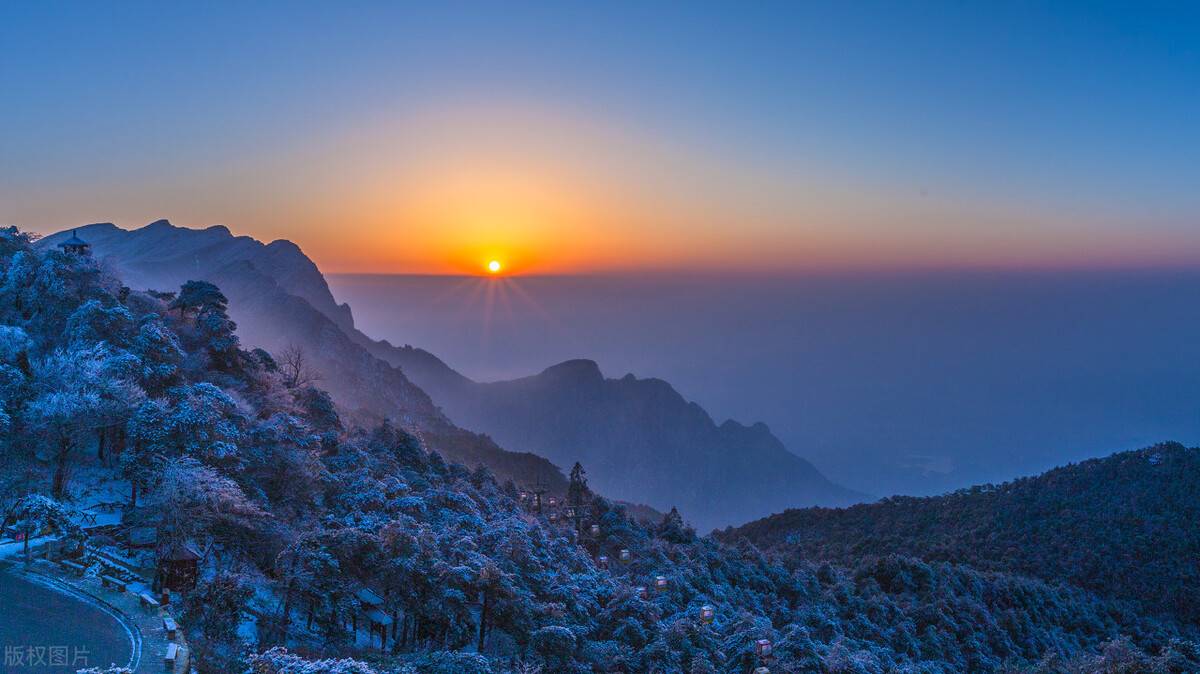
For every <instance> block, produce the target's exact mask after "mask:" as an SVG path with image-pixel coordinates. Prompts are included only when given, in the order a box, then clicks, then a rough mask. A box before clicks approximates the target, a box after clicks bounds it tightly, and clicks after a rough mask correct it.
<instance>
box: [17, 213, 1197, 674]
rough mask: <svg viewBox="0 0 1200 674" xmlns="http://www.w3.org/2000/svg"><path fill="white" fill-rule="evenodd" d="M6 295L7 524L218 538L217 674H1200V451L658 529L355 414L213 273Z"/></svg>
mask: <svg viewBox="0 0 1200 674" xmlns="http://www.w3.org/2000/svg"><path fill="white" fill-rule="evenodd" d="M0 283H2V285H0V427H2V428H3V430H4V433H3V446H2V449H0V480H2V482H0V514H2V516H3V518H4V522H3V524H4V525H5V526H15V527H18V528H22V529H26V530H39V531H40V530H50V531H55V532H58V533H59V534H61V535H62V536H63V537H64V539H66V540H69V541H73V542H74V543H75V544H76V545H77V548H76V549H77V550H78V551H79V552H80V553H84V554H86V552H87V551H89V550H95V549H103V548H104V547H105V546H113V547H120V546H121V541H120V540H119V537H120V536H122V535H126V534H127V533H128V532H129V531H131V530H132V529H134V528H139V527H140V528H146V527H149V528H152V529H153V530H154V531H155V532H156V547H155V549H154V550H153V551H152V552H150V553H148V554H151V555H162V554H163V553H164V551H167V550H170V549H173V548H175V547H177V546H180V545H186V546H189V547H190V548H192V549H195V550H196V551H197V552H198V553H199V556H200V561H199V578H198V580H197V582H196V583H195V585H194V587H192V588H191V589H190V590H189V591H187V592H186V593H185V594H184V596H182V597H181V598H180V601H181V605H182V610H181V611H180V613H179V620H180V625H181V627H182V629H183V630H185V631H186V634H187V636H188V639H189V642H190V643H191V644H193V646H194V658H193V664H194V665H195V666H196V668H197V669H198V670H199V671H201V672H205V673H209V672H248V673H251V672H252V673H256V674H266V673H279V674H282V673H289V674H293V673H295V674H298V673H301V672H305V673H318V672H331V673H332V672H347V673H349V672H357V673H360V674H363V673H370V672H379V673H384V672H447V673H448V672H480V673H482V672H496V673H500V672H526V673H529V672H578V673H583V672H687V673H689V674H701V673H709V672H728V673H741V672H755V671H758V672H762V671H769V672H807V671H820V672H864V673H866V672H892V671H897V672H961V671H1039V672H1071V671H1078V672H1085V671H1098V670H1100V671H1162V672H1186V671H1196V670H1197V669H1200V649H1198V648H1197V646H1196V639H1197V631H1196V627H1195V625H1196V616H1195V614H1194V613H1192V612H1191V611H1193V610H1194V609H1195V606H1196V602H1195V601H1194V600H1193V596H1192V595H1189V594H1187V592H1188V591H1192V592H1194V587H1195V584H1194V582H1192V583H1191V588H1193V589H1192V590H1188V589H1187V583H1188V582H1191V581H1194V573H1195V569H1194V566H1192V567H1190V569H1191V570H1190V571H1189V572H1180V574H1181V575H1175V576H1172V575H1171V572H1170V566H1171V563H1172V561H1173V560H1179V559H1187V560H1188V562H1187V563H1188V564H1194V560H1195V559H1196V555H1195V554H1191V556H1190V557H1186V558H1185V557H1175V555H1177V554H1179V555H1182V554H1189V553H1194V551H1195V545H1196V540H1195V528H1194V527H1190V528H1188V527H1182V526H1181V525H1182V523H1181V522H1178V521H1175V520H1173V519H1172V515H1171V513H1177V514H1178V513H1183V514H1186V513H1188V512H1190V511H1188V510H1187V509H1186V507H1194V504H1195V494H1196V490H1195V489H1194V488H1192V487H1194V484H1193V483H1191V482H1186V480H1189V479H1192V478H1190V477H1187V476H1188V475H1190V476H1194V475H1195V473H1194V472H1190V473H1188V472H1187V471H1186V470H1184V468H1185V467H1186V466H1183V465H1177V464H1182V463H1188V464H1189V465H1192V464H1193V463H1194V461H1195V458H1194V456H1195V453H1194V452H1193V451H1192V450H1184V449H1182V448H1178V447H1173V446H1164V447H1160V448H1156V449H1155V450H1153V451H1151V452H1147V453H1140V454H1135V455H1130V456H1128V457H1123V458H1120V459H1118V460H1116V461H1114V462H1113V464H1112V465H1111V466H1110V465H1109V464H1108V463H1105V462H1098V463H1089V464H1083V465H1084V466H1086V468H1085V469H1080V467H1072V468H1071V469H1064V471H1066V472H1052V473H1049V474H1047V476H1043V477H1042V478H1036V479H1034V480H1033V481H1019V482H1017V483H1013V484H1011V485H1005V486H1001V487H987V488H979V489H976V490H968V491H967V492H963V493H957V494H953V495H949V496H947V497H943V498H944V500H941V501H938V500H908V499H892V500H889V501H885V502H884V503H881V504H879V505H876V506H868V507H865V508H864V507H859V508H852V509H849V510H839V511H826V510H820V509H817V510H810V511H799V512H789V513H785V514H784V515H781V516H779V517H781V518H785V519H782V520H775V521H774V523H771V522H772V520H768V521H766V523H759V524H756V525H753V526H752V527H748V528H747V529H745V530H742V531H738V532H734V531H727V532H725V533H724V534H722V535H721V536H719V537H700V536H698V535H697V534H696V532H695V531H694V530H692V529H691V528H690V527H689V526H687V524H686V523H685V516H686V513H683V514H681V513H680V512H678V511H676V510H672V511H671V512H669V513H668V514H667V515H666V516H665V517H663V518H662V520H661V522H658V523H655V524H642V523H639V522H637V521H636V520H635V519H633V518H632V517H631V516H630V514H629V512H628V511H627V510H626V508H625V507H624V506H622V505H619V504H616V503H614V502H612V501H610V500H609V499H606V498H604V496H603V495H602V494H596V493H593V492H592V491H591V490H590V489H589V488H588V486H587V476H586V470H585V468H586V467H584V466H578V465H576V466H575V467H574V470H572V471H571V479H570V482H569V485H568V487H567V488H566V489H565V490H563V491H562V492H559V493H553V492H551V493H546V494H534V493H533V491H531V490H532V489H533V486H532V485H527V484H520V485H519V484H514V483H512V482H511V481H504V482H500V481H497V480H496V479H495V478H494V477H493V476H492V474H491V473H490V472H489V471H488V470H487V469H486V468H484V467H481V466H463V465H460V464H456V463H453V462H449V461H447V460H445V459H444V458H443V455H442V453H441V452H439V449H438V447H437V446H436V443H435V442H434V441H431V440H430V439H428V438H425V437H423V436H422V434H421V433H420V431H419V429H415V428H410V427H406V426H405V425H404V423H403V415H402V414H401V411H400V410H397V416H396V418H395V419H391V420H387V421H384V422H382V423H378V424H373V425H370V426H368V427H362V426H360V425H356V424H353V423H351V422H350V421H349V419H350V415H348V414H346V413H345V411H344V410H340V409H339V408H338V406H337V405H335V404H334V402H333V401H332V399H331V398H330V396H329V395H328V394H327V393H325V392H324V391H322V390H321V389H320V388H319V383H320V381H319V379H316V378H314V377H313V376H311V373H307V372H305V371H304V370H303V360H302V359H299V360H298V359H296V358H295V357H294V354H292V356H293V357H285V354H270V353H267V352H266V351H263V350H259V349H245V348H243V346H242V344H241V342H240V341H239V338H238V335H237V331H236V327H237V326H236V325H235V324H234V322H233V321H232V320H231V319H230V318H229V313H228V309H229V307H228V300H227V299H226V297H225V295H223V294H222V292H221V290H220V289H219V288H217V287H216V286H214V285H213V284H211V283H207V282H203V281H188V282H187V283H185V284H183V286H182V287H180V288H178V289H161V290H160V291H145V292H143V291H135V290H131V289H130V288H128V287H126V286H124V285H122V283H121V280H120V279H119V278H117V277H116V275H115V274H114V273H113V272H111V271H110V270H107V269H106V268H105V267H104V265H102V264H101V263H99V262H98V261H97V260H95V259H93V258H92V257H90V256H86V255H73V254H70V253H67V252H63V251H60V250H53V249H49V250H47V249H42V248H38V247H36V246H35V245H34V242H33V241H32V240H31V239H30V237H29V236H27V235H25V234H23V233H22V232H20V231H17V230H16V229H13V228H10V229H8V230H5V231H4V232H3V233H0ZM1156 457H1157V458H1156ZM1125 461H1132V462H1135V463H1137V462H1140V463H1137V465H1138V466H1143V464H1144V465H1145V466H1149V468H1145V471H1150V472H1152V473H1154V472H1155V471H1158V472H1157V473H1155V474H1157V475H1159V476H1160V480H1159V481H1158V482H1156V483H1155V485H1156V486H1155V487H1154V489H1150V488H1149V487H1148V485H1147V484H1145V483H1137V484H1135V481H1136V480H1137V479H1138V476H1139V475H1141V474H1142V473H1141V472H1137V473H1134V474H1132V475H1131V473H1130V472H1129V470H1128V466H1125V465H1124V462H1125ZM1160 468H1161V470H1160ZM1168 468H1170V470H1168ZM1145 471H1142V472H1145ZM1180 476H1183V477H1180ZM1127 483H1128V485H1127V489H1128V490H1127V491H1123V489H1124V487H1122V485H1126V484H1127ZM1189 485H1191V486H1189ZM105 490H108V491H111V492H112V493H115V494H120V495H121V499H122V501H123V511H122V516H121V520H122V526H121V527H119V528H118V530H117V531H116V532H115V533H114V535H113V536H112V537H109V538H107V539H106V540H105V539H90V538H87V537H86V536H85V534H83V533H82V532H81V530H80V529H79V528H78V527H77V526H76V525H75V521H76V520H75V519H74V518H73V516H72V514H73V512H74V510H75V508H76V505H77V503H78V502H79V499H80V498H81V496H82V495H83V494H84V493H92V492H96V491H105ZM1020 490H1034V491H1032V492H1028V493H1026V492H1021V491H1020ZM1014 492H1017V493H1016V494H1015V495H1014ZM1151 492H1152V493H1151ZM551 499H554V503H553V504H551V502H550V500H551ZM1006 503H1007V504H1009V505H1008V507H1001V506H1002V505H1003V504H1006ZM946 504H954V505H946ZM1018 504H1025V505H1023V506H1020V507H1018ZM1170 504H1174V505H1171V507H1170V508H1167V505H1170ZM1180 504H1184V506H1185V507H1184V508H1180V507H1179V506H1180ZM1187 504H1191V506H1187ZM931 506H932V507H931ZM1106 525H1107V526H1108V529H1107V530H1106V529H1105V526H1106ZM955 529H958V530H961V531H952V530H955ZM889 531H892V532H895V533H894V536H893V537H892V538H889V535H888V534H887V532H889ZM1055 531H1060V533H1054V532H1055ZM1134 532H1137V535H1136V536H1134V535H1132V534H1133V533H1134ZM1180 532H1191V533H1189V534H1180ZM1052 534H1053V535H1052ZM1173 535H1174V536H1178V537H1179V540H1170V539H1171V537H1172V536H1173ZM1187 536H1191V538H1187ZM902 539H903V540H902ZM918 540H919V541H921V543H920V544H917V542H916V541H918ZM1052 546H1070V548H1071V550H1067V551H1064V550H1055V549H1052ZM82 558H83V559H86V557H82ZM1064 560H1066V561H1064ZM1187 573H1191V574H1193V575H1187ZM1125 580H1130V581H1131V582H1132V583H1133V585H1132V586H1131V587H1129V588H1127V589H1119V587H1118V586H1120V585H1121V583H1122V582H1123V581H1125ZM1164 582H1165V583H1174V585H1163V586H1158V585H1156V584H1158V583H1164ZM1153 587H1160V589H1168V588H1169V589H1171V590H1172V592H1170V593H1167V592H1150V588H1153Z"/></svg>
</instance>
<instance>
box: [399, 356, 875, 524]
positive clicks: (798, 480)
mask: <svg viewBox="0 0 1200 674" xmlns="http://www.w3.org/2000/svg"><path fill="white" fill-rule="evenodd" d="M376 353H377V355H379V356H380V357H381V358H384V359H385V360H388V361H389V362H391V363H394V364H397V365H400V366H401V367H402V368H403V369H404V371H405V372H407V373H408V374H409V376H410V377H412V379H413V381H415V382H417V384H419V385H420V386H421V387H422V388H423V389H425V390H426V391H428V392H429V394H430V395H431V396H433V398H434V400H436V401H438V403H439V404H440V405H441V406H442V407H443V409H445V410H446V413H447V414H448V415H449V416H450V418H452V419H454V420H455V421H456V422H458V423H460V424H462V425H463V426H465V427H467V428H474V429H480V430H486V431H487V433H489V434H490V435H491V436H492V437H494V438H496V440H497V441H498V442H499V443H500V444H501V445H503V446H505V447H511V448H519V449H521V450H523V451H530V452H534V453H536V454H539V455H541V456H545V457H547V458H549V459H550V460H551V461H554V462H555V463H557V464H559V465H570V464H571V463H573V462H575V461H580V462H582V463H583V465H584V466H586V467H587V469H588V471H589V475H590V476H591V478H592V482H593V484H594V485H595V486H596V487H597V488H598V489H599V490H600V491H601V493H604V494H608V495H611V496H613V497H615V498H620V499H626V500H638V501H642V502H646V503H649V504H650V505H652V506H654V507H657V508H669V507H671V506H673V505H675V506H678V507H679V509H680V510H681V511H682V512H683V513H685V514H686V516H687V517H688V519H689V520H690V521H691V522H692V523H693V524H695V525H696V526H698V527H699V528H701V529H702V530H709V529H711V528H713V527H717V526H723V525H726V524H730V523H737V522H744V521H747V520H750V519H753V518H755V517H761V516H762V515H763V514H765V513H771V512H778V511H779V510H782V509H784V508H788V507H796V506H802V505H816V504H823V505H848V504H850V503H856V502H859V501H862V500H866V498H867V497H865V496H864V495H862V494H858V493H855V492H852V491H850V490H848V489H845V488H843V487H840V486H838V485H836V484H834V483H832V482H830V481H829V480H827V479H826V478H825V477H824V476H823V475H821V473H820V472H819V471H817V469H816V468H815V467H813V465H812V464H810V463H809V462H807V461H805V460H804V459H802V458H800V457H799V456H796V455H795V454H792V453H791V452H789V451H788V450H787V449H786V448H785V447H784V446H783V444H782V443H781V442H780V441H779V440H778V439H777V438H776V437H775V436H774V435H772V434H771V431H770V430H769V429H768V428H767V427H766V426H765V425H763V424H754V425H752V426H744V425H742V424H739V423H737V422H735V421H726V422H724V423H722V424H720V425H718V424H716V423H715V422H714V421H713V419H712V417H710V416H709V415H708V413H707V412H705V411H704V409H703V408H702V407H700V406H699V405H697V404H696V403H693V402H688V401H687V400H685V399H684V397H683V396H681V395H680V394H679V393H678V392H677V391H676V390H675V389H674V388H672V387H671V385H670V384H668V383H667V382H665V381H662V380H661V379H638V378H637V377H635V376H633V375H632V374H627V375H625V376H624V377H621V378H620V379H608V378H605V377H604V375H603V374H602V373H601V371H600V367H599V366H598V365H597V364H596V363H595V362H593V361H590V360H572V361H567V362H565V363H560V364H558V365H555V366H553V367H550V368H547V369H546V370H544V371H543V372H541V373H539V374H536V375H533V376H530V377H524V378H521V379H515V380H512V381H499V382H491V383H480V382H474V381H471V380H470V379H468V378H466V377H464V376H462V375H461V374H459V373H457V372H455V371H453V370H451V369H450V368H449V367H448V366H446V365H445V364H444V363H442V362H441V361H439V360H437V359H436V358H434V357H432V356H431V355H430V354H428V353H426V352H423V351H421V350H420V349H414V348H404V349H394V350H393V351H391V352H390V353H384V352H380V351H376Z"/></svg>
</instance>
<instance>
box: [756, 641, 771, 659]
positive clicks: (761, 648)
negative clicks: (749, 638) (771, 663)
mask: <svg viewBox="0 0 1200 674" xmlns="http://www.w3.org/2000/svg"><path fill="white" fill-rule="evenodd" d="M754 652H755V653H756V654H757V655H758V657H760V658H765V657H767V656H769V655H771V640H770V639H759V640H758V641H755V642H754Z"/></svg>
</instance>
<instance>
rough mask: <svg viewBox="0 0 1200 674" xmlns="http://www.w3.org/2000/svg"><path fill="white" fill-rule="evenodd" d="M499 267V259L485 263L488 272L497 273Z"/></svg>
mask: <svg viewBox="0 0 1200 674" xmlns="http://www.w3.org/2000/svg"><path fill="white" fill-rule="evenodd" d="M500 269H501V265H500V260H492V261H491V262H489V263H487V270H488V273H490V274H499V273H500Z"/></svg>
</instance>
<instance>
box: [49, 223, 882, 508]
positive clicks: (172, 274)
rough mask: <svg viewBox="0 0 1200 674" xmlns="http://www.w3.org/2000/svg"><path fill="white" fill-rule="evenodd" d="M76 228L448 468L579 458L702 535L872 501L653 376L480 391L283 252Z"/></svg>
mask: <svg viewBox="0 0 1200 674" xmlns="http://www.w3.org/2000/svg"><path fill="white" fill-rule="evenodd" d="M76 231H77V233H78V234H79V235H80V236H81V237H83V238H84V239H86V240H87V241H88V242H89V243H90V244H91V245H92V246H93V249H94V251H95V255H96V257H97V258H99V259H101V260H103V261H105V262H106V263H109V264H112V265H113V266H114V267H115V268H116V269H117V270H119V271H120V273H121V274H122V275H123V278H124V279H125V282H126V283H127V284H129V285H131V286H133V287H135V288H142V289H146V288H152V289H163V288H174V287H178V286H179V285H180V284H182V283H183V282H184V281H186V280H189V279H196V280H208V281H211V282H213V283H215V284H217V285H218V286H220V287H221V289H222V291H223V292H224V293H225V294H226V295H227V296H228V297H229V298H230V310H229V311H230V315H231V316H232V317H233V318H234V320H236V321H237V322H238V324H239V326H240V327H239V335H240V336H241V338H242V339H243V341H244V342H245V343H247V344H249V345H252V346H261V347H263V348H265V349H267V350H268V351H271V352H272V353H275V354H277V355H281V354H283V353H284V352H285V351H286V352H289V353H294V352H295V351H294V349H295V348H299V349H301V350H302V355H303V356H304V358H305V359H306V362H307V364H308V366H309V367H310V368H311V370H312V371H313V372H316V373H320V374H321V375H322V379H321V380H320V385H321V387H322V388H324V389H325V390H327V391H329V393H330V394H331V395H332V396H333V398H334V400H336V401H337V402H338V403H339V404H341V405H343V406H344V407H345V408H347V411H348V413H350V414H352V415H353V416H354V417H355V418H356V420H358V421H362V422H374V421H378V420H380V419H382V418H384V417H386V416H396V415H397V410H400V411H401V412H400V413H402V414H404V415H405V416H406V417H407V419H408V420H409V421H410V422H411V424H412V425H413V426H414V427H415V428H418V429H420V432H421V437H422V439H424V440H426V441H427V442H429V444H430V445H431V446H434V447H437V448H438V449H439V450H441V451H443V452H444V453H445V454H446V456H447V457H449V458H453V459H454V460H456V461H460V462H462V463H465V464H467V465H471V466H475V465H480V464H482V465H486V466H488V467H489V468H491V469H492V470H493V471H494V472H496V474H497V475H498V476H501V477H511V478H513V479H516V480H521V481H526V482H531V481H534V480H536V479H542V480H544V481H546V482H547V483H549V484H551V485H552V486H553V487H554V488H555V489H557V490H559V491H561V489H562V488H563V486H564V483H563V481H562V476H561V475H560V474H559V471H558V470H557V469H556V468H555V467H554V465H551V463H550V462H553V463H554V464H556V465H558V466H562V467H566V466H570V465H572V464H573V463H575V462H576V461H582V462H584V463H585V464H587V465H588V466H590V467H591V472H592V475H593V480H594V481H595V483H596V484H597V486H598V487H600V489H601V491H603V492H604V493H605V494H607V495H609V496H612V497H615V498H619V499H622V500H626V501H630V502H638V503H647V504H649V505H651V506H653V507H655V508H658V509H660V510H664V511H665V510H667V509H670V508H671V507H673V506H678V507H679V508H680V510H681V512H683V514H684V516H685V517H687V518H688V520H689V521H690V522H693V523H694V524H696V525H697V526H699V527H700V528H701V529H702V530H705V531H707V530H711V529H712V528H713V527H717V526H723V525H725V524H730V523H741V522H745V521H748V520H751V519H753V518H756V517H761V516H763V515H766V514H768V513H772V512H778V511H779V510H782V509H784V508H789V507H796V506H804V505H818V504H819V505H846V504H850V503H855V502H857V501H860V500H864V499H868V498H869V497H867V496H865V495H864V494H859V493H856V492H854V491H851V490H849V489H846V488H844V487H841V486H840V485H837V484H834V483H832V482H830V481H829V480H828V479H827V478H826V477H825V476H824V475H822V474H821V473H820V472H819V471H818V470H817V469H816V468H815V467H814V466H813V465H812V464H811V463H809V462H808V461H806V460H805V459H803V458H801V457H800V456H798V455H796V454H793V453H792V452H790V451H789V450H788V449H787V448H786V447H784V446H783V443H781V442H780V441H779V439H778V438H776V437H775V436H774V435H773V434H772V433H771V431H770V429H768V428H767V427H766V426H765V425H763V424H753V425H749V426H747V425H743V424H740V423H737V422H735V421H732V420H728V421H725V422H723V423H720V424H718V423H716V422H714V420H713V419H712V417H711V416H709V414H708V412H706V411H705V410H704V409H703V408H701V407H700V406H699V405H697V404H695V403H693V402H689V401H688V400H686V399H685V398H684V397H683V396H682V395H680V394H679V393H678V392H677V391H676V390H675V389H674V388H673V387H672V386H671V385H670V384H669V383H667V382H665V381H662V380H660V379H638V378H636V377H634V376H632V375H629V376H626V377H623V378H620V379H608V378H605V377H604V376H603V375H602V374H601V372H600V369H599V366H598V365H596V363H594V362H591V361H585V360H578V361H571V362H567V363H562V364H559V365H556V366H553V367H550V368H548V369H547V370H546V371H544V372H541V373H539V374H537V375H534V376H530V377H526V378H522V379H518V380H513V381H504V382H494V383H480V382H475V381H472V380H470V379H468V378H467V377H465V376H463V375H462V374H460V373H458V372H456V371H455V370H454V369H452V368H451V367H450V366H449V365H447V364H446V363H445V362H443V361H442V360H440V359H439V358H437V357H436V356H435V355H433V354H431V353H429V352H428V351H425V350H423V349H420V348H415V347H411V346H406V347H395V346H393V345H392V344H390V343H388V342H387V341H386V340H374V339H371V338H370V337H368V336H367V335H365V334H363V333H362V332H361V331H359V330H358V329H357V328H356V327H355V325H354V319H353V316H352V313H351V310H350V307H349V306H347V305H345V304H340V305H339V304H338V303H337V302H336V301H335V299H334V297H333V295H332V294H331V293H330V290H329V286H328V284H327V283H326V281H325V278H324V277H323V276H322V275H321V272H320V270H319V269H318V268H317V266H316V264H314V263H313V261H312V260H310V259H309V258H308V257H306V256H305V255H304V253H303V252H302V251H301V250H300V248H299V247H298V246H296V245H295V244H294V243H292V242H290V241H283V240H279V241H272V242H271V243H268V244H264V243H262V242H259V241H256V240H254V239H252V238H250V237H246V236H234V235H233V234H232V233H231V232H230V231H229V230H228V229H227V228H225V227H223V226H214V227H209V228H207V229H189V228H185V227H176V226H174V225H172V224H171V223H169V222H167V221H166V220H159V221H157V222H153V223H151V224H149V225H147V226H145V227H142V228H139V229H134V230H125V229H121V228H119V227H117V226H115V225H112V224H109V223H101V224H93V225H87V226H85V227H81V228H79V229H78V230H76ZM70 235H71V232H62V233H60V234H57V235H54V236H50V237H47V238H46V240H45V241H44V242H43V243H42V244H41V245H43V246H46V247H53V246H54V245H56V244H57V243H58V242H60V241H62V240H63V239H65V238H66V237H67V236H70ZM281 360H283V358H282V356H281ZM427 394H428V395H427ZM431 396H432V398H431ZM464 429H469V430H464ZM470 431H474V432H470ZM493 439H494V440H495V441H493ZM497 443H499V446H497ZM501 447H503V448H504V449H507V450H515V451H504V450H502V449H501ZM542 457H545V458H544V459H543V458H542ZM545 459H549V461H546V460H545ZM683 466H687V470H683V469H682V467H683Z"/></svg>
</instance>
